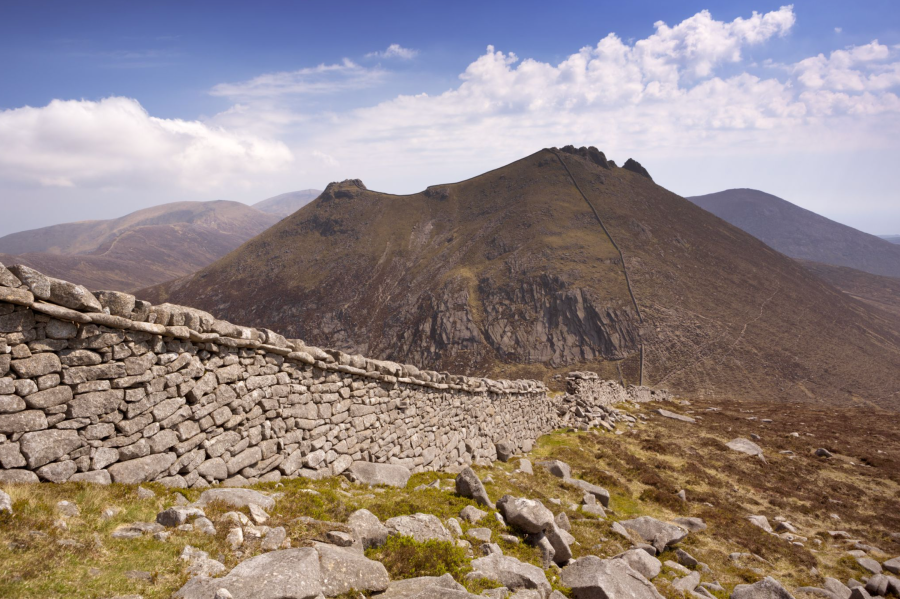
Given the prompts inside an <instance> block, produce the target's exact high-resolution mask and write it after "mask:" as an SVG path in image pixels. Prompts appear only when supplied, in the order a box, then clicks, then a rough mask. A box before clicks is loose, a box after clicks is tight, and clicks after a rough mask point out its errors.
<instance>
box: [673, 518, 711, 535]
mask: <svg viewBox="0 0 900 599" xmlns="http://www.w3.org/2000/svg"><path fill="white" fill-rule="evenodd" d="M673 522H674V523H675V524H677V525H678V526H681V527H683V528H686V529H688V530H689V531H691V532H700V531H702V530H706V522H704V521H703V520H702V519H701V518H675V519H674V520H673Z"/></svg>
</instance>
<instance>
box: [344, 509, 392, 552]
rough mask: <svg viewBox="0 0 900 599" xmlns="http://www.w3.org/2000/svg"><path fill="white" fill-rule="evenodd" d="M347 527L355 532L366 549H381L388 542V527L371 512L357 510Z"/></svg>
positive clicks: (351, 515) (348, 520) (348, 519)
mask: <svg viewBox="0 0 900 599" xmlns="http://www.w3.org/2000/svg"><path fill="white" fill-rule="evenodd" d="M347 527H348V528H349V529H350V530H351V531H353V535H354V536H355V537H356V538H357V539H358V540H359V542H360V543H361V544H362V546H363V548H364V549H368V548H370V547H381V546H382V545H384V543H385V541H387V537H388V532H389V531H388V529H387V527H386V526H385V525H384V524H382V523H381V520H379V519H378V516H376V515H375V514H373V513H372V512H370V511H369V510H356V511H355V512H353V513H352V514H350V517H349V518H347Z"/></svg>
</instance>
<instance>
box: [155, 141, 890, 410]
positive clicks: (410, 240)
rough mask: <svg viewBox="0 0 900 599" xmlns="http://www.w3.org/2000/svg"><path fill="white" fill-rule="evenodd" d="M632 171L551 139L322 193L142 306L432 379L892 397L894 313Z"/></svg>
mask: <svg viewBox="0 0 900 599" xmlns="http://www.w3.org/2000/svg"><path fill="white" fill-rule="evenodd" d="M628 164H629V168H628V169H626V168H619V167H616V166H615V164H614V163H612V162H611V161H607V160H606V158H605V156H604V155H603V154H602V153H601V152H599V151H597V150H596V149H593V148H581V149H575V148H572V147H566V148H562V149H561V150H542V151H540V152H538V153H536V154H533V155H531V156H528V157H526V158H523V159H522V160H519V161H517V162H514V163H512V164H510V165H507V166H505V167H503V168H500V169H497V170H495V171H491V172H489V173H485V174H484V175H481V176H478V177H475V178H473V179H470V180H467V181H462V182H459V183H454V184H448V185H439V186H433V187H430V188H428V189H426V190H425V191H423V192H422V193H418V194H414V195H410V196H394V195H389V194H383V193H378V192H374V191H371V190H368V189H366V188H365V186H364V185H363V184H362V183H361V182H360V181H356V180H352V181H345V182H342V183H333V184H331V185H329V186H328V188H327V189H326V190H325V191H324V192H323V193H322V195H321V196H320V197H319V198H318V199H317V200H316V201H315V202H313V203H312V204H310V205H308V206H306V207H304V208H302V209H301V210H299V211H298V212H296V213H294V214H293V215H291V216H290V217H288V218H286V219H284V220H283V221H281V222H280V223H278V224H277V225H275V226H274V227H272V228H271V229H269V230H268V231H266V232H265V233H263V234H261V235H259V236H258V237H256V238H255V239H253V240H251V241H250V242H248V243H246V244H245V245H244V246H242V247H241V248H240V249H238V250H237V251H235V252H232V253H231V254H229V255H228V256H226V257H224V258H223V259H221V260H219V261H218V262H216V263H214V264H212V265H211V266H209V267H207V268H205V269H203V270H202V271H200V272H198V273H197V274H195V275H193V276H190V277H187V278H184V279H180V280H177V281H173V282H170V283H167V284H165V285H162V286H158V287H155V288H151V289H148V290H144V291H143V292H141V293H140V294H139V295H142V297H144V298H145V299H148V300H151V301H163V300H169V301H173V302H176V303H180V304H187V305H195V306H197V307H200V308H203V309H207V310H210V311H213V312H215V313H219V314H223V315H224V316H226V317H227V318H229V319H232V320H235V321H240V322H247V323H249V324H255V325H259V326H269V327H272V328H275V329H277V330H282V331H285V332H287V333H288V334H289V335H290V336H294V337H298V338H302V339H305V340H308V341H309V342H310V343H315V344H322V345H328V346H333V347H338V348H340V349H343V350H346V351H352V352H360V353H365V354H367V355H371V356H373V357H377V358H382V359H392V360H400V361H406V362H415V363H421V364H423V365H426V366H427V367H429V368H433V369H435V370H450V371H456V372H465V373H479V374H486V373H491V374H493V375H497V376H504V377H535V378H541V379H543V380H545V381H553V380H554V378H553V377H554V376H555V375H556V374H559V373H562V372H563V371H568V370H573V369H579V370H594V371H598V372H601V373H603V374H604V375H605V376H607V377H608V378H614V379H618V380H620V381H623V382H625V383H637V382H639V381H641V379H642V378H643V383H644V384H648V385H662V386H665V387H668V388H670V389H673V390H675V391H676V392H678V393H680V394H688V395H690V394H693V395H704V396H717V397H721V396H737V397H744V398H763V399H773V400H779V401H784V400H804V401H829V402H850V401H860V400H864V401H871V402H875V403H881V404H883V405H894V404H895V403H896V399H897V397H900V395H898V392H900V388H898V383H897V380H896V377H893V375H892V373H894V372H896V371H897V369H898V368H900V331H898V328H900V327H898V324H897V321H896V319H893V320H892V319H888V318H885V317H884V315H883V313H882V312H881V311H877V310H873V309H872V308H870V307H869V306H868V305H866V304H864V303H863V302H860V301H857V300H856V299H854V298H852V297H850V296H848V295H846V294H843V293H841V292H839V291H838V290H837V289H835V288H834V287H832V286H830V285H829V284H827V283H825V282H823V281H822V280H821V279H819V278H818V277H816V276H814V275H813V274H811V273H810V272H808V271H807V270H806V269H804V268H803V267H801V266H800V265H798V264H797V263H796V262H795V261H794V260H791V259H789V258H787V257H786V256H783V255H782V254H779V253H778V252H776V251H774V250H772V249H771V248H770V247H768V246H766V245H764V244H763V243H761V242H760V241H759V240H757V239H755V238H754V237H752V236H751V235H749V234H747V233H745V232H743V231H741V230H740V229H738V228H736V227H733V226H731V225H729V224H728V223H726V222H724V221H722V220H721V219H719V218H717V217H715V216H713V215H712V214H710V213H708V212H706V211H705V210H702V209H701V208H699V207H697V206H695V205H694V204H692V203H691V202H689V201H687V200H685V199H684V198H681V197H679V196H677V195H675V194H673V193H670V192H668V191H667V190H665V189H663V188H662V187H659V186H658V185H656V184H655V183H654V182H653V180H652V178H651V177H650V176H649V173H648V172H647V170H646V169H645V168H643V167H642V166H640V165H639V164H637V163H636V162H634V161H632V162H629V163H628ZM642 375H643V377H642Z"/></svg>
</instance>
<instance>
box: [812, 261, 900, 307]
mask: <svg viewBox="0 0 900 599" xmlns="http://www.w3.org/2000/svg"><path fill="white" fill-rule="evenodd" d="M802 264H803V266H805V267H806V268H807V269H809V270H810V272H813V273H815V274H816V276H818V277H820V278H822V279H824V280H825V281H827V282H828V283H830V284H831V285H834V286H835V287H837V288H838V289H840V290H841V291H843V292H845V293H847V294H849V295H850V296H852V297H854V298H856V299H858V300H860V301H863V302H866V303H867V304H869V305H870V306H872V307H874V308H878V309H879V310H884V311H885V312H888V313H890V314H892V315H893V316H894V317H896V318H897V321H898V322H900V280H898V279H897V278H895V277H880V276H878V275H873V274H870V273H867V272H862V271H860V270H855V269H853V268H847V267H845V266H831V265H830V264H820V263H818V262H802Z"/></svg>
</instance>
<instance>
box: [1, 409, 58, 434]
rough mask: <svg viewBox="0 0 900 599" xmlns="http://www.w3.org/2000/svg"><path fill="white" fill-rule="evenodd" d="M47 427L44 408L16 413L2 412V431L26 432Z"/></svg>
mask: <svg viewBox="0 0 900 599" xmlns="http://www.w3.org/2000/svg"><path fill="white" fill-rule="evenodd" d="M45 428H47V416H46V415H45V414H44V412H43V411H42V410H25V411H24V412H18V413H16V414H0V433H24V432H27V431H40V430H44V429H45Z"/></svg>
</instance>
